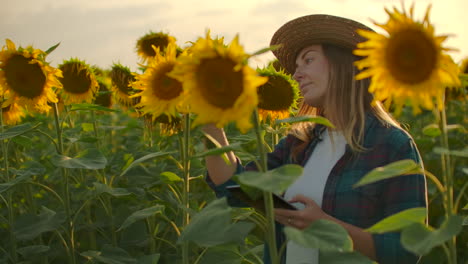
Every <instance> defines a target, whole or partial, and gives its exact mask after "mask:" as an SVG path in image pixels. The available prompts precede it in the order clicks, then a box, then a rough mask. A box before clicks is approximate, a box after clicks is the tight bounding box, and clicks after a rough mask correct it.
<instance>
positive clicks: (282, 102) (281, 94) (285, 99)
mask: <svg viewBox="0 0 468 264" xmlns="http://www.w3.org/2000/svg"><path fill="white" fill-rule="evenodd" d="M258 97H259V103H258V108H261V109H264V110H271V111H281V110H288V109H289V108H290V107H291V105H292V104H293V103H294V91H293V88H292V87H291V84H290V83H289V82H288V81H287V80H285V79H284V78H281V77H279V76H269V77H268V82H267V83H265V84H264V85H262V86H260V87H259V88H258Z"/></svg>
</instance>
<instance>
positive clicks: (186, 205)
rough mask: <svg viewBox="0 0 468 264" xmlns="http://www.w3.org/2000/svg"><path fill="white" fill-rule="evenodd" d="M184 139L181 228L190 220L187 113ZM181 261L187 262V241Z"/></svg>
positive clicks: (188, 120) (188, 125) (185, 115)
mask: <svg viewBox="0 0 468 264" xmlns="http://www.w3.org/2000/svg"><path fill="white" fill-rule="evenodd" d="M183 129H184V140H183V146H182V148H181V150H182V164H183V174H184V188H183V191H182V203H183V206H184V208H185V210H184V212H183V219H182V226H183V229H185V227H186V226H187V225H188V224H189V222H190V215H189V209H190V204H189V192H190V159H189V145H190V144H189V143H190V142H189V140H190V116H189V114H184V128H183ZM182 263H183V264H188V263H189V244H188V241H184V242H183V243H182Z"/></svg>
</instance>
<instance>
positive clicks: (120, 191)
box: [93, 182, 132, 197]
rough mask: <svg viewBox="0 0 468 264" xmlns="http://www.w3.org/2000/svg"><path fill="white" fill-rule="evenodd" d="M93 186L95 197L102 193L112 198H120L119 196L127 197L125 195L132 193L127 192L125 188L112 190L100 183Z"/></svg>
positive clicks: (94, 183)
mask: <svg viewBox="0 0 468 264" xmlns="http://www.w3.org/2000/svg"><path fill="white" fill-rule="evenodd" d="M93 185H94V187H95V190H94V194H95V195H96V196H97V195H100V194H103V193H108V194H110V195H112V196H114V197H121V196H127V195H131V194H132V193H131V192H129V191H128V190H127V189H125V188H112V187H110V186H108V185H105V184H102V183H100V182H93Z"/></svg>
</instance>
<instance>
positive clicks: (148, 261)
mask: <svg viewBox="0 0 468 264" xmlns="http://www.w3.org/2000/svg"><path fill="white" fill-rule="evenodd" d="M160 257H161V254H152V255H146V256H141V257H139V258H138V260H137V263H138V264H158V262H159V258H160Z"/></svg>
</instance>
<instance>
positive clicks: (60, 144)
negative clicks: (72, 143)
mask: <svg viewBox="0 0 468 264" xmlns="http://www.w3.org/2000/svg"><path fill="white" fill-rule="evenodd" d="M53 106H54V119H55V129H56V131H57V142H58V148H59V149H58V152H59V153H58V154H59V155H63V139H62V129H61V126H60V119H59V111H58V105H57V103H54V104H53ZM61 172H62V177H63V187H62V188H63V193H64V197H65V213H66V215H67V225H68V226H67V230H68V238H69V241H68V243H69V245H68V248H69V252H68V258H69V259H68V261H69V262H70V263H72V264H75V263H76V259H75V241H74V234H73V233H74V231H73V229H74V226H73V220H72V219H73V218H72V215H71V206H70V189H69V188H70V187H69V185H70V184H69V179H68V174H67V170H66V169H65V168H63V167H61Z"/></svg>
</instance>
